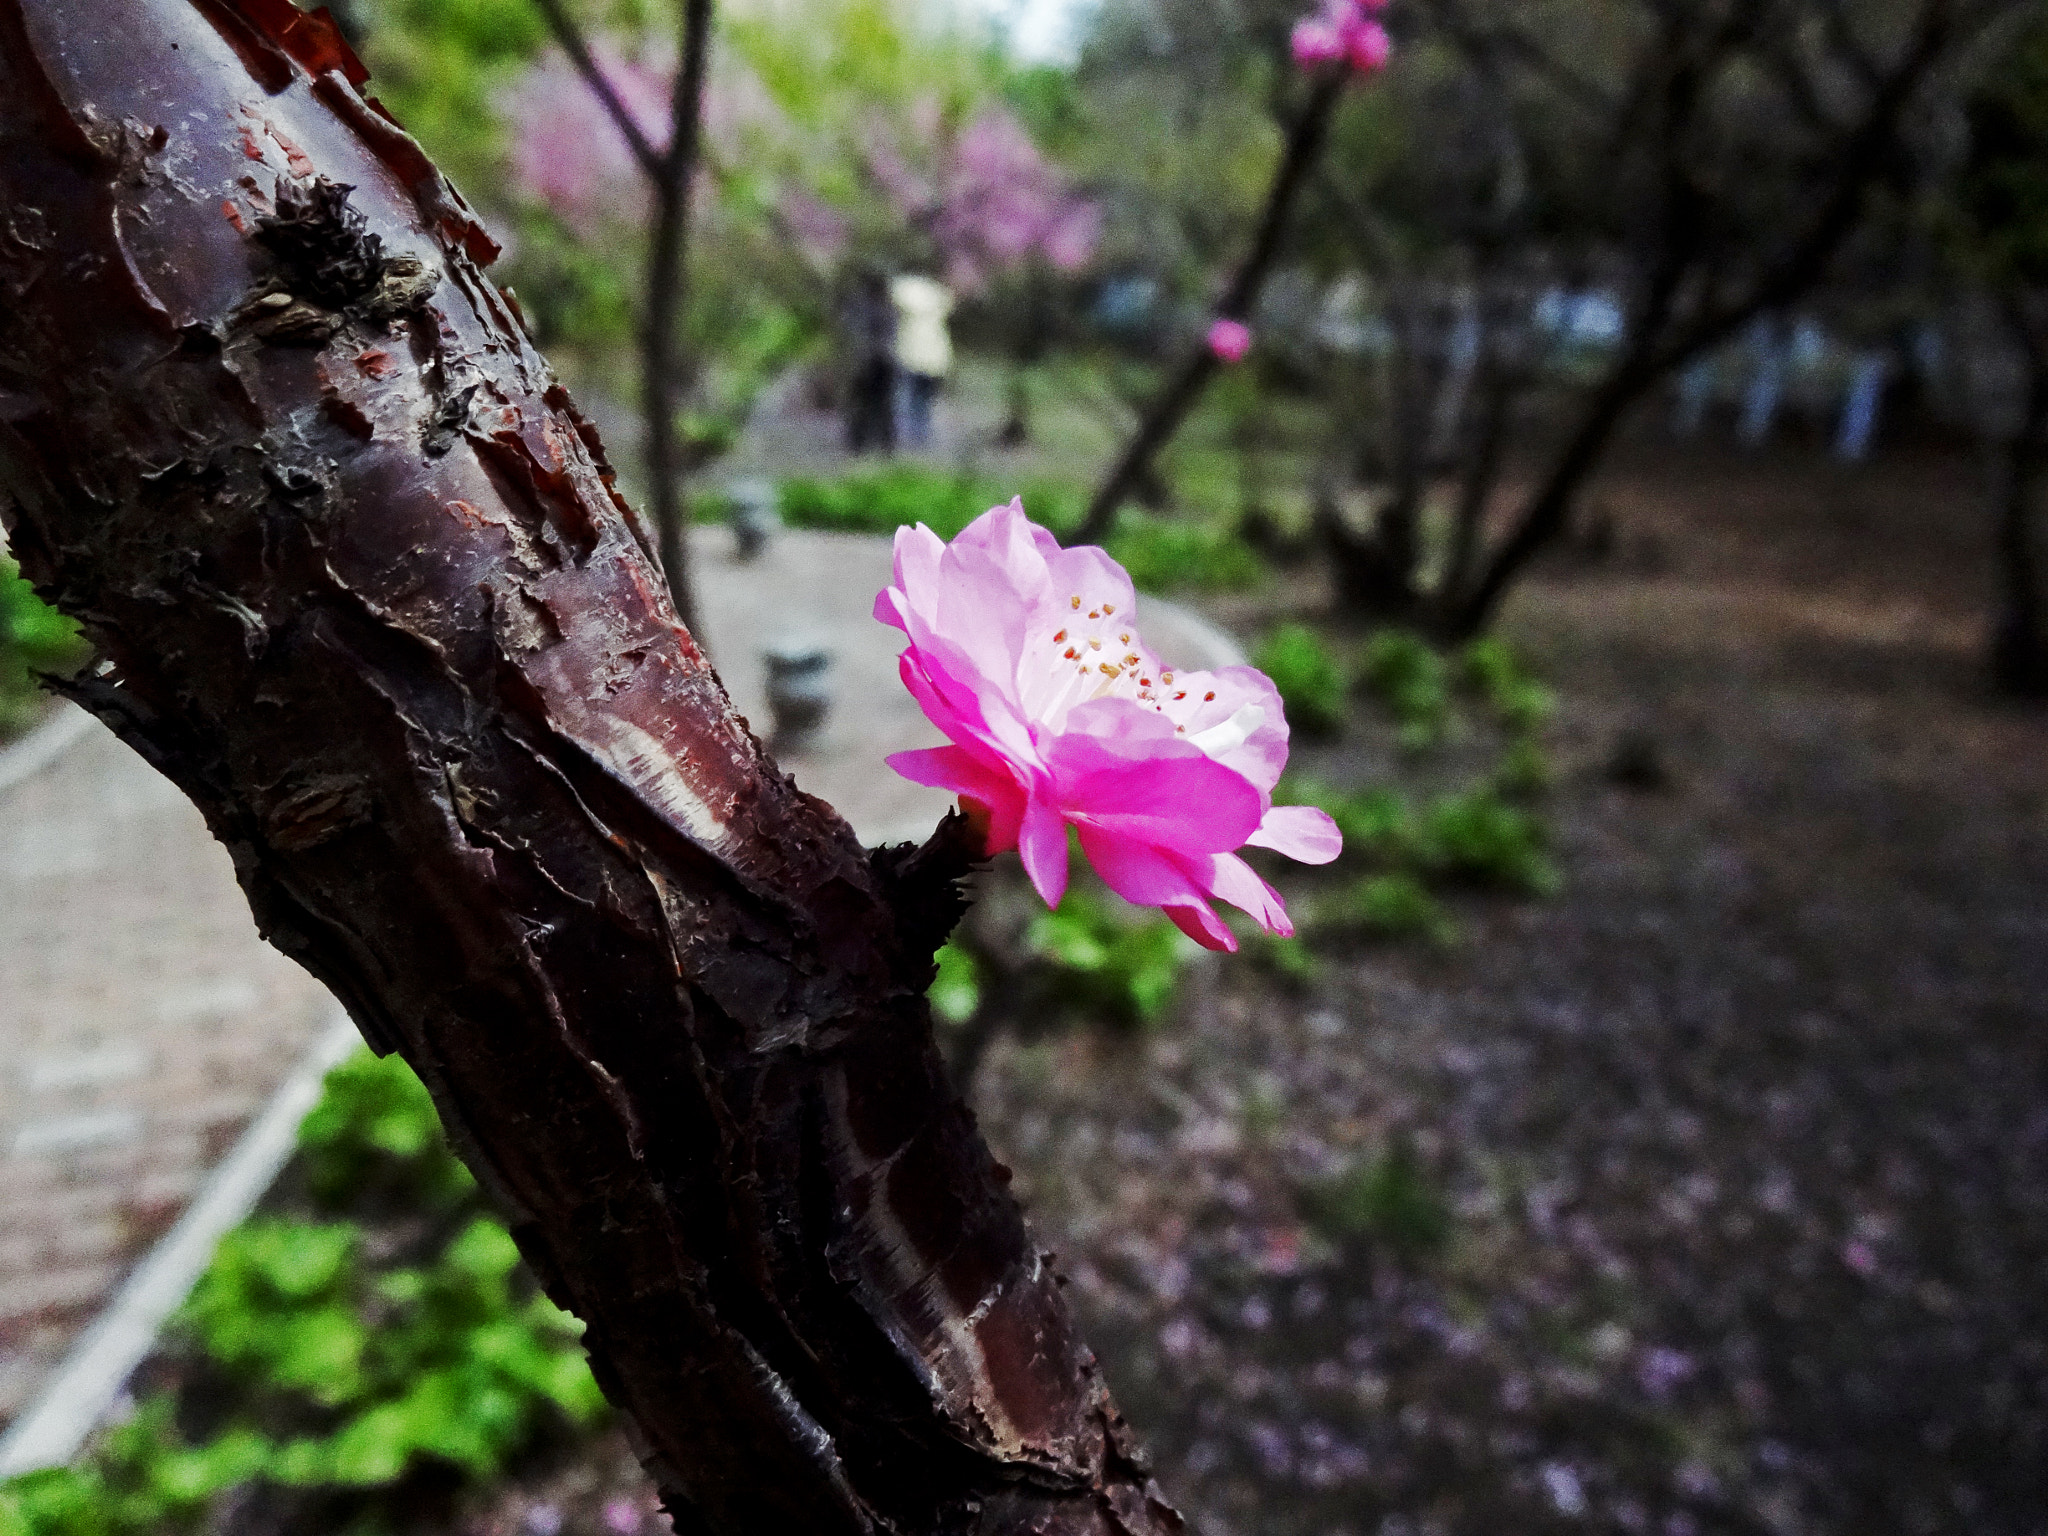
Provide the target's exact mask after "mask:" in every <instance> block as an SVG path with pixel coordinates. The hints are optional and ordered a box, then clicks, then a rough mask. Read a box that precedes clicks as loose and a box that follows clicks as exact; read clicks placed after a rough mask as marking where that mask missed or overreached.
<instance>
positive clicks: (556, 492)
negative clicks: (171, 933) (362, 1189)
mask: <svg viewBox="0 0 2048 1536" xmlns="http://www.w3.org/2000/svg"><path fill="white" fill-rule="evenodd" d="M363 79H364V77H363V75H362V72H361V70H360V66H358V65H356V64H355V63H354V61H353V58H352V56H350V55H349V54H348V52H347V49H346V46H345V45H344V44H342V42H341V40H340V39H339V37H338V36H337V35H335V34H333V32H332V31H331V29H330V28H328V27H327V25H326V23H325V22H324V21H322V20H319V19H316V18H314V17H310V16H307V15H304V14H302V13H300V12H298V11H296V10H295V9H293V8H292V7H291V6H289V5H288V4H285V3H284V0H203V3H195V0H139V3H138V0H126V3H117V0H76V3H74V0H65V3H62V4H60V3H58V0H0V207H4V208H5V210H6V213H5V215H4V224H0V298H4V300H5V302H4V303H0V512H4V515H5V518H6V522H7V526H8V529H9V533H10V538H11V540H12V542H13V544H14V547H15V550H16V553H17V554H18V556H19V558H20V559H21V562H22V564H23V567H24V569H25V570H27V571H28V572H29V574H30V575H31V576H32V578H33V579H34V580H35V581H36V582H37V584H38V585H39V587H40V588H41V589H42V590H43V591H44V592H45V593H46V594H47V595H48V596H50V597H51V598H52V599H53V600H54V601H56V602H57V603H58V604H59V605H60V606H61V607H63V608H64V609H65V610H66V611H68V612H70V613H72V614H74V615H76V616H78V617H79V618H80V619H81V620H82V621H83V622H84V623H85V625H86V628H87V630H88V632H89V634H90V635H91V637H92V638H93V640H94V641H95V642H96V644H97V645H98V646H99V648H100V651H101V654H102V656H103V658H104V666H103V667H102V668H101V669H99V670H97V671H93V672H89V673H88V674H87V675H86V676H85V677H84V678H83V679H81V680H80V681H79V682H78V683H77V684H75V685H74V693H75V694H76V696H77V697H78V698H79V699H80V700H81V702H83V703H85V704H87V705H88V706H89V707H91V708H93V709H94V710H95V711H96V712H98V713H99V714H100V715H101V717H102V718H104V719H106V720H107V721H108V722H109V723H110V724H111V725H112V726H113V727H114V728H115V729H116V731H117V732H118V733H119V734H120V735H122V737H123V738H124V739H126V740H128V741H130V742H131V743H133V744H134V745H135V746H136V747H137V749H138V750H140V751H142V752H143V753H144V754H145V755H146V756H147V757H148V758H149V760H150V761H151V762H153V763H154V764H156V765H157V766H158V767H159V768H161V769H162V770H163V771H164V772H165V773H167V774H168V775H169V776H170V777H171V778H173V779H174V780H175V781H176V782H177V783H178V784H179V785H180V786H181V787H182V788H184V789H185V791H186V792H187V793H188V794H190V795H191V796H192V798H193V800H194V801H195V803H196V804H197V805H198V806H199V808H200V809H201V811H202V812H203V813H204V814H205V815H206V817H207V819H208V822H209V825H210V826H211V827H212V828H213V830H214V832H215V834H216V835H217V836H218V837H219V838H220V839H221V841H222V842H223V843H224V844H225V845H226V846H227V847H228V849H229V851H230V852H231V854H232V856H233V858H234V862H235V867H236V871H237V874H238V876H239V878H240V879H241V881H242V884H243V886H244V889H245V890H246V891H247V893H248V896H249V899H250V904H251V907H252V910H253V911H254V913H255V915H256V918H257V922H258V925H259V927H260V928H261V930H262V931H263V932H264V933H265V935H266V936H267V937H269V938H270V939H271V940H272V941H273V942H274V943H276V944H277V945H278V946H279V947H280V948H282V949H284V950H285V951H286V952H287V953H289V954H291V955H293V957H294V958H296V959H298V960H299V961H300V962H301V963H302V964H304V965H306V966H307V968H308V969H310V970H311V971H313V972H314V974H316V975H318V976H319V977H320V978H321V979H322V980H323V981H325V982H326V983H327V984H328V985H329V986H330V987H332V988H333V989H334V991H335V992H336V994H337V996H339V997H340V998H341V999H342V1000H343V1002H344V1003H345V1004H346V1005H347V1006H348V1007H349V1009H350V1011H351V1012H352V1013H353V1014H354V1016H355V1017H356V1019H357V1021H358V1023H359V1024H360V1025H361V1027H362V1029H363V1031H364V1034H365V1037H366V1038H367V1039H369V1040H370V1041H371V1043H372V1044H373V1045H374V1046H375V1047H377V1048H378V1049H380V1050H384V1051H390V1050H397V1051H399V1052H401V1053H402V1054H403V1055H404V1056H405V1057H406V1059H407V1060H408V1061H410V1062H411V1063H412V1064H413V1065H414V1066H415V1067H416V1068H417V1069H418V1070H419V1072H420V1074H421V1077H422V1079H423V1080H424V1081H425V1082H426V1083H427V1085H428V1087H429V1089H430V1090H431V1091H432V1093H433V1095H434V1097H435V1101H436V1103H437V1104H438V1105H439V1106H440V1108H441V1111H442V1114H443V1116H444V1118H445V1119H446V1120H447V1122H448V1124H449V1126H450V1130H451V1134H452V1136H453V1137H454V1139H455V1141H456V1144H457V1146H458V1148H459V1149H460V1150H461V1151H462V1152H463V1154H464V1156H465V1157H466V1158H467V1159H468V1160H469V1161H470V1163H471V1165H472V1166H473V1167H475V1168H476V1170H477V1172H478V1174H479V1176H480V1177H481V1178H482V1179H483V1181H484V1183H485V1185H486V1187H487V1188H488V1189H489V1190H490V1191H491V1193H492V1194H493V1196H494V1197H495V1198H496V1199H497V1200H498V1201H499V1202H500V1204H501V1205H502V1207H503V1208H504V1210H505V1211H506V1213H507V1215H508V1217H509V1218H510V1220H511V1223H512V1227H513V1232H514V1236H515V1238H516V1240H517V1241H518V1243H519V1246H520V1249H521V1251H522V1253H524V1254H525V1255H526V1256H527V1258H528V1260H529V1262H530V1263H531V1264H532V1266H533V1268H534V1270H535V1272H536V1274H537V1275H538V1276H539V1277H540V1279H541V1281H542V1284H543V1285H544V1286H545V1287H546V1288H547V1289H548V1291H549V1293H550V1294H551V1295H552V1296H554V1297H555V1299H556V1300H558V1301H560V1302H561V1303H563V1304H564V1305H566V1306H568V1307H569V1308H570V1309H571V1310H573V1311H575V1312H576V1313H577V1314H578V1315H579V1316H581V1317H582V1318H583V1319H584V1320H585V1321H586V1323H587V1324H588V1327H589V1332H588V1335H587V1338H588V1342H589V1345H590V1349H591V1354H592V1361H593V1366H594V1368H595V1369H596V1371H597V1374H598V1378H599V1381H600V1383H601V1384H602V1385H603V1387H604V1389H605V1391H606V1392H607V1394H608V1395H610V1397H611V1398H612V1399H613V1401H615V1402H616V1403H618V1404H619V1405H620V1406H621V1407H622V1408H623V1409H625V1410H626V1412H627V1414H628V1415H629V1418H630V1420H631V1422H632V1425H633V1429H634V1433H635V1435H636V1437H637V1443H638V1445H639V1446H640V1448H641V1450H642V1454H643V1459H644V1460H645V1462H646V1464H647V1465H648V1467H649V1469H650V1471H651V1472H652V1473H653V1474H654V1475H655V1476H656V1478H657V1479H658V1480H659V1481H660V1483H661V1486H662V1489H663V1492H664V1495H665V1497H666V1499H667V1502H668V1504H669V1507H670V1509H671V1511H672V1512H673V1513H674V1514H675V1516H676V1519H677V1523H678V1528H679V1529H686V1530H693V1531H697V1530H701V1531H707V1532H741V1531H744V1532H750V1533H751V1532H763V1531H771V1532H772V1531H785V1530H786V1531H803V1532H819V1533H832V1532H848V1533H853V1532H859V1533H868V1532H881V1531H891V1532H905V1533H912V1532H940V1531H947V1532H952V1531H961V1532H967V1531H977V1532H990V1533H993V1532H1024V1531H1035V1532H1047V1533H1066V1532H1114V1531H1124V1532H1131V1533H1153V1532H1163V1531H1169V1530H1173V1529H1177V1528H1178V1525H1179V1522H1178V1518H1177V1517H1176V1516H1174V1515H1173V1513H1172V1511H1171V1510H1170V1509H1169V1508H1168V1507H1167V1506H1166V1505H1165V1503H1164V1502H1163V1500H1162V1499H1161V1498H1160V1497H1159V1496H1158V1494H1157V1492H1156V1490H1154V1489H1153V1488H1152V1487H1151V1485H1150V1483H1149V1481H1148V1479H1147V1476H1146V1473H1145V1471H1144V1467H1143V1464H1142V1461H1141V1459H1140V1458H1139V1457H1138V1456H1137V1454H1136V1452H1135V1449H1134V1448H1133V1447H1132V1445H1131V1443H1130V1441H1129V1437H1128V1434H1127V1432H1126V1431H1125V1430H1124V1429H1123V1427H1122V1425H1121V1421H1120V1420H1119V1419H1118V1418H1117V1416H1116V1412H1115V1409H1114V1407H1113V1406H1112V1405H1111V1403H1110V1401H1109V1398H1108V1395H1107V1392H1106V1390H1105V1389H1104V1387H1103V1385H1102V1383H1101V1380H1100V1377H1099V1374H1098V1372H1097V1370H1096V1367H1095V1362H1094V1359H1093V1356H1092V1355H1090V1354H1089V1352H1088V1351H1087V1349H1086V1346H1085V1345H1084V1344H1082V1342H1081V1341H1080V1339H1079V1337H1078V1335H1077V1334H1076V1332H1075V1330H1074V1328H1073V1325H1072V1321H1071V1319H1070V1317H1069V1315H1068V1313H1067V1310H1066V1306H1065V1303H1064V1300H1063V1298H1062V1296H1061V1294H1060V1288H1059V1283H1058V1281H1057V1278H1056V1276H1055V1275H1054V1273H1053V1271H1052V1268H1051V1266H1050V1263H1049V1261H1048V1260H1047V1258H1046V1256H1044V1255H1043V1254H1041V1253H1040V1252H1039V1251H1038V1249H1037V1247H1036V1245H1035V1244H1034V1243H1033V1242H1032V1240H1031V1237H1030V1235H1029V1233H1028V1231H1027V1230H1026V1228H1025V1225H1024V1222H1023V1218H1022V1215H1021V1212H1020V1211H1019V1210H1018V1208H1017V1206H1016V1203H1015V1202H1014V1200H1012V1199H1011V1198H1010V1196H1009V1194H1008V1192H1007V1187H1006V1185H1007V1179H1006V1173H1005V1171H1004V1170H1002V1169H1000V1168H999V1166H998V1165H997V1164H996V1163H995V1162H994V1160H993V1158H992V1157H991V1156H990V1155H989V1153H988V1151H987V1149H986V1147H985V1146H984V1145H983V1144H982V1142H981V1140H980V1137H979V1134H978V1132H977V1131H976V1129H975V1126H974V1122H973V1117H972V1116H971V1114H969V1113H968V1111H967V1110H966V1109H965V1107H964V1106H963V1105H962V1104H961V1103H960V1102H959V1100H958V1099H957V1097H956V1096H955V1095H954V1093H953V1092H952V1090H951V1088H950V1086H949V1085H948V1081H947V1078H946V1075H945V1072H944V1068H943V1066H942V1064H941V1062H940V1060H939V1057H938V1055H937V1052H936V1051H935V1050H934V1048H933V1045H932V1039H931V1027H930V1020H929V1016H928V1013H927V1011H926V1007H925V1003H924V999H923V989H924V987H925V986H926V985H927V984H928V982H929V980H930V978H931V975H932V959H931V955H932V950H933V948H934V946H935V945H936V944H937V943H938V942H939V940H940V939H942V938H943V937H944V935H945V933H946V932H947V931H948V930H949V929H950V927H951V926H952V924H953V922H954V921H955V920H956V919H957V917H958V915H959V912H960V909H961V896H960V893H959V890H958V879H959V877H960V876H961V875H962V874H964V873H965V871H966V870H967V868H968V866H969V864H970V863H971V855H972V843H971V837H970V836H969V834H968V832H967V831H966V829H965V826H964V823H962V822H960V821H959V819H958V818H954V819H952V820H949V821H948V822H947V823H946V824H945V825H944V826H942V827H941V828H940V830H939V832H938V833H937V834H936V835H935V837H934V839H933V840H932V842H931V843H930V844H928V845H927V846H926V847H925V848H923V849H917V850H911V849H897V850H885V851H883V852H880V853H877V854H873V855H871V854H870V853H869V852H868V851H867V850H864V849H862V848H861V847H860V846H859V844H858V842H857V841H856V840H855V839H854V837H853V835H852V833H851V832H850V831H849V830H848V829H847V827H846V826H845V824H844V823H843V822H842V821H841V820H840V819H839V818H838V817H837V816H836V815H835V814H834V813H833V812H832V811H831V809H830V808H829V807H827V806H825V805H823V804H821V803H820V802H818V801H816V800H813V799H811V798H810V797H808V796H806V795H804V794H803V793H802V792H801V791H799V790H798V789H797V788H796V787H795V785H794V784H793V783H792V782H791V781H790V780H789V779H788V778H786V777H785V776H784V775H782V774H781V773H780V772H779V771H778V770H777V769H776V768H775V766H774V764H773V763H772V762H771V761H770V760H769V759H768V758H767V757H766V755H765V753H764V752H763V751H762V749H761V747H760V746H759V744H758V742H757V741H756V740H755V738H754V736H753V735H752V733H751V732H750V731H749V729H748V727H747V725H746V722H745V721H744V720H742V719H740V718H739V717H738V716H737V715H736V714H735V713H734V712H733V710H732V708H731V705H730V703H729V702H728V700H727V699H726V697H725V694H724V692H723V690H722V689H721V688H720V686H719V684H718V681H717V679H716V677H715V675H714V674H713V673H712V671H711V669H710V667H709V665H708V663H707V662H706V661H705V659H704V656H703V654H702V653H701V651H700V650H699V649H698V647H697V645H696V643H695V641H694V640H693V639H692V638H691V636H690V634H689V632H688V630H687V628H686V627H685V626H684V625H683V624H682V623H681V622H680V621H679V620H678V618H677V615H676V612H675V609H674V606H673V604H672V602H671V601H670V598H669V595H668V592H667V590H666V585H665V583H664V582H663V580H662V577H661V573H660V568H659V566H658V564H657V563H656V561H655V560H654V558H653V556H652V553H651V551H650V549H649V541H648V540H647V538H646V536H645V532H644V530H643V529H642V528H640V527H639V526H638V524H637V523H636V522H635V521H634V520H633V519H632V517H631V515H630V512H629V511H628V510H627V509H626V508H625V507H624V505H623V503H622V502H621V501H620V500H619V498H618V496H617V493H616V491H615V489H614V487H613V484H612V476H611V471H610V467H609V465H607V464H606V463H605V461H604V458H603V453H602V449H601V445H600V444H599V443H598V441H597V437H596V434H595V432H594V431H593V430H592V429H591V428H590V426H589V424H588V422H586V421H584V420H583V419H582V418H581V417H579V416H578V415H577V414H576V413H575V411H574V409H573V407H572V406H571V405H570V403H569V401H568V398H567V396H566V394H564V393H563V392H562V390H561V389H560V387H559V386H558V385H557V384H556V383H555V381H554V380H553V378H552V376H551V375H550V374H549V372H548V369H547V366H546V364H545V362H544V361H543V360H542V359H541V358H540V357H539V355H538V354H537V353H535V352H534V350H533V348H532V346H531V344H530V342H529V340H528V338H527V337H526V335H525V332H524V329H523V326H522V325H521V323H520V321H519V319H518V316H517V314H516V308H515V306H513V305H512V304H511V303H510V302H509V301H508V300H505V299H503V298H501V296H500V295H499V293H498V291H497V290H496V289H495V288H494V287H493V286H492V284H491V283H490V281H489V280H488V278H487V277H486V276H485V275H484V271H483V266H484V264H486V263H487V262H488V260H489V258H490V256H491V254H492V253H493V249H494V248H493V247H492V246H491V245H490V242H489V239H488V236H486V235H485V234H484V233H483V232H482V230H481V229H480V228H479V227H478V226H477V225H476V223H475V221H474V219H473V218H472V217H470V216H469V214H468V213H467V210H466V209H465V208H464V206H463V204H462V202H461V200H460V198H459V197H458V196H457V195H456V194H455V193H454V192H453V190H452V189H451V188H449V187H448V186H447V185H446V183H445V182H443V181H442V180H441V179H440V177H439V175H438V173H436V172H435V171H434V169H433V167H432V166H431V164H430V163H428V162H427V160H426V158H425V156H424V155H423V154H421V153H420V152H419V150H418V147H417V145H414V144H413V143H412V141H411V140H410V139H409V138H408V137H406V136H405V135H404V133H403V131H402V130H400V129H399V128H397V127H396V126H395V125H393V124H391V123H390V122H389V121H388V119H386V118H384V117H382V116H381V115H379V111H378V109H377V108H376V107H375V105H374V103H373V102H370V101H367V100H366V99H365V98H363V97H362V96H361V95H360V91H359V88H360V86H361V85H362V83H363Z"/></svg>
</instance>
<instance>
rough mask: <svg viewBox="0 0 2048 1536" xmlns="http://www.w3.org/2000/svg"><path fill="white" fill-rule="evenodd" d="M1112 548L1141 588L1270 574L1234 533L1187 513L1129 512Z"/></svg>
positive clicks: (1236, 582) (1218, 583)
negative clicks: (1141, 514)
mask: <svg viewBox="0 0 2048 1536" xmlns="http://www.w3.org/2000/svg"><path fill="white" fill-rule="evenodd" d="M1026 505H1029V503H1028V502H1027V503H1026ZM1108 549H1109V553H1110V554H1111V555H1112V556H1114V557H1115V558H1116V561H1117V563H1118V564H1120V565H1122V566H1123V568H1124V569H1125V570H1127V571H1129V572H1130V573H1131V582H1132V584H1133V585H1134V586H1136V587H1137V588H1138V589H1139V590H1140V591H1141V592H1175V591H1184V590H1194V591H1200V592H1239V591H1243V590H1244V589H1245V588H1247V587H1254V586H1257V585H1258V583H1259V582H1260V580H1261V579H1262V578H1263V577H1264V576H1265V574H1266V568H1265V565H1264V563H1263V562H1262V561H1261V560H1260V559H1259V556H1258V553H1257V551H1255V550H1254V549H1252V547H1251V546H1250V545H1249V544H1246V543H1245V542H1244V540H1242V539H1240V538H1238V537H1237V535H1236V534H1234V533H1231V532H1230V531H1228V530H1227V529H1221V528H1214V527H1207V526H1204V525H1203V524H1201V523H1199V522H1195V521H1192V520H1190V519H1187V518H1154V517H1125V518H1123V519H1121V520H1120V521H1119V522H1118V524H1117V529H1116V532H1115V533H1114V534H1112V535H1111V536H1110V539H1109V544H1108Z"/></svg>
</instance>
